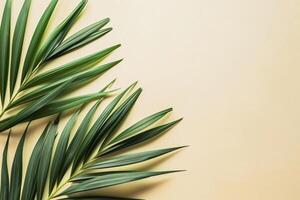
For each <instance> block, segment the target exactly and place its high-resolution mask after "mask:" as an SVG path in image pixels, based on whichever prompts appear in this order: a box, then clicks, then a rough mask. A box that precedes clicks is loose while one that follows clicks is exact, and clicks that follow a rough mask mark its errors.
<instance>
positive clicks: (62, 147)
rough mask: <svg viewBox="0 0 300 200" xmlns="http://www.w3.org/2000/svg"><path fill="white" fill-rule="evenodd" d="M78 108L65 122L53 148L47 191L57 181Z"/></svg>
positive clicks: (51, 188)
mask: <svg viewBox="0 0 300 200" xmlns="http://www.w3.org/2000/svg"><path fill="white" fill-rule="evenodd" d="M80 111H81V110H80V109H78V111H77V112H75V113H74V114H73V115H72V116H71V118H70V119H69V121H68V122H67V124H66V126H65V127H64V129H63V131H62V133H61V136H60V138H59V141H58V143H57V147H56V149H55V153H54V156H53V159H52V166H51V170H50V180H49V191H50V193H51V191H52V190H53V188H54V186H55V183H56V181H57V178H58V176H59V173H60V171H61V168H62V165H63V163H64V162H65V158H66V150H67V147H68V142H69V138H70V134H71V131H72V129H73V127H74V125H75V122H76V119H77V117H78V115H79V113H80Z"/></svg>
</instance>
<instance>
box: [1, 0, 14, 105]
mask: <svg viewBox="0 0 300 200" xmlns="http://www.w3.org/2000/svg"><path fill="white" fill-rule="evenodd" d="M11 5H12V0H6V4H5V7H4V12H3V15H2V22H1V28H0V44H1V46H0V86H1V87H0V92H1V102H2V106H3V105H4V101H5V96H6V87H7V80H8V71H9V53H10V23H11V22H10V21H11Z"/></svg>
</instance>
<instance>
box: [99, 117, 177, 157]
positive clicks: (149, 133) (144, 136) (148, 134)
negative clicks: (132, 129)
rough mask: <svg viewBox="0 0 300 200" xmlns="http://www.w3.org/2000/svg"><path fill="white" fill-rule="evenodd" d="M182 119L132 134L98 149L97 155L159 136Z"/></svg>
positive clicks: (119, 149)
mask: <svg viewBox="0 0 300 200" xmlns="http://www.w3.org/2000/svg"><path fill="white" fill-rule="evenodd" d="M181 120H182V119H178V120H175V121H173V122H170V123H167V124H164V125H161V126H157V127H154V128H152V129H149V130H146V131H143V132H141V133H139V134H137V135H134V136H132V137H129V138H127V139H125V140H123V141H120V142H118V143H116V144H114V145H112V146H110V147H108V148H107V149H105V150H103V151H99V152H98V155H99V156H104V155H107V154H109V153H114V152H117V151H121V150H123V149H126V148H129V147H132V146H135V145H137V144H140V143H143V142H146V141H148V140H150V139H153V138H154V137H156V136H159V135H161V134H163V133H164V132H165V131H167V130H168V129H170V128H171V127H173V126H174V125H176V124H177V123H178V122H180V121H181Z"/></svg>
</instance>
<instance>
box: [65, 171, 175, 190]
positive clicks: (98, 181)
mask: <svg viewBox="0 0 300 200" xmlns="http://www.w3.org/2000/svg"><path fill="white" fill-rule="evenodd" d="M174 172H178V171H162V172H126V173H113V174H107V175H103V176H100V177H95V178H92V179H90V180H87V181H83V182H81V183H78V184H73V185H71V186H70V187H69V188H68V189H66V190H65V191H63V192H62V193H61V195H70V194H74V193H78V192H83V191H89V190H94V189H100V188H105V187H110V186H114V185H119V184H124V183H128V182H133V181H137V180H141V179H145V178H149V177H152V176H158V175H163V174H168V173H174Z"/></svg>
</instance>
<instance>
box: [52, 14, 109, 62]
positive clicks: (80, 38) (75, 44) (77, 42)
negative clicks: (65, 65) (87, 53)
mask: <svg viewBox="0 0 300 200" xmlns="http://www.w3.org/2000/svg"><path fill="white" fill-rule="evenodd" d="M109 21H110V20H109V18H106V19H103V20H101V21H99V22H96V23H94V24H91V25H89V26H87V27H85V28H83V29H82V30H80V31H78V32H77V33H75V34H74V35H72V36H70V37H69V38H67V39H66V40H65V41H63V42H62V43H61V44H60V45H59V46H58V47H56V48H55V49H54V50H53V51H52V53H51V54H50V55H49V56H48V57H47V59H46V60H51V59H54V58H57V57H59V56H62V55H64V54H66V53H69V52H71V51H73V50H75V49H77V48H79V47H81V46H84V45H86V44H88V43H90V42H92V41H94V40H96V39H98V38H100V37H102V36H103V35H105V34H106V33H108V32H110V31H111V30H109V29H106V30H105V29H103V30H102V31H101V30H100V29H101V28H102V27H103V26H105V25H106V24H107V23H108V22H109ZM99 32H101V33H99ZM95 35H97V36H95Z"/></svg>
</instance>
